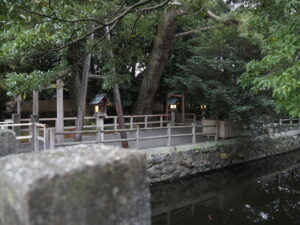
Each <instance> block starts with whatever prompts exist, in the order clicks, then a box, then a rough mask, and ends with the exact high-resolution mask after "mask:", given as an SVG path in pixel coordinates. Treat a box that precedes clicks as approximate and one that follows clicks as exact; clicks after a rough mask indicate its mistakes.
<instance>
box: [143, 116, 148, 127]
mask: <svg viewBox="0 0 300 225" xmlns="http://www.w3.org/2000/svg"><path fill="white" fill-rule="evenodd" d="M144 127H145V128H148V116H145V126H144Z"/></svg>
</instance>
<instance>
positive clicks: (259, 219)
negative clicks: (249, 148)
mask: <svg viewBox="0 0 300 225" xmlns="http://www.w3.org/2000/svg"><path fill="white" fill-rule="evenodd" d="M151 195H152V201H151V207H152V225H223V224H226V225H250V224H251V225H252V224H264V225H265V224H272V225H296V224H297V225H300V150H299V151H296V152H293V153H289V154H285V155H279V156H273V157H270V158H268V159H263V160H259V161H255V162H251V163H247V164H243V165H239V166H234V167H231V168H228V169H223V170H219V171H216V172H210V173H206V174H203V175H200V176H198V177H193V178H189V179H186V180H182V181H179V182H174V183H168V184H160V185H154V186H153V187H151Z"/></svg>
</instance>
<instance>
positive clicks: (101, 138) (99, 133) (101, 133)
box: [50, 123, 219, 149]
mask: <svg viewBox="0 0 300 225" xmlns="http://www.w3.org/2000/svg"><path fill="white" fill-rule="evenodd" d="M197 128H202V131H201V132H197ZM204 128H214V131H213V132H210V133H208V132H203V130H204ZM218 128H219V126H218V123H217V124H215V125H197V124H196V123H192V124H191V125H187V124H185V125H180V126H174V125H172V124H170V123H169V124H168V125H167V127H148V128H144V130H158V129H159V130H165V131H166V133H165V134H163V135H155V136H141V129H140V127H139V126H137V127H135V128H130V129H112V130H105V129H104V130H101V129H96V130H84V131H64V132H56V131H55V129H54V128H51V129H50V148H51V149H54V148H56V147H59V146H68V145H77V144H92V143H94V144H96V143H98V144H101V143H116V142H124V141H125V142H126V141H134V142H135V148H137V149H139V148H140V147H141V141H144V140H157V139H166V143H165V146H167V147H170V146H171V145H172V140H173V139H172V138H178V137H191V143H192V144H196V143H197V141H196V140H197V136H212V137H214V140H215V141H216V140H218V133H219V130H218ZM173 129H191V132H188V133H181V134H173V133H172V130H173ZM121 132H134V133H135V135H134V137H128V138H126V139H122V138H118V139H105V134H112V133H121ZM84 133H95V134H96V136H95V137H96V140H90V141H82V142H72V141H70V140H68V141H67V142H61V143H58V142H57V141H56V137H57V136H60V135H69V134H84Z"/></svg>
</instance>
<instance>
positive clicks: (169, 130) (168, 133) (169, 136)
mask: <svg viewBox="0 0 300 225" xmlns="http://www.w3.org/2000/svg"><path fill="white" fill-rule="evenodd" d="M171 132H172V131H171V124H170V123H169V124H168V130H167V135H168V141H167V146H168V147H170V146H171V141H172V140H171V139H172V133H171Z"/></svg>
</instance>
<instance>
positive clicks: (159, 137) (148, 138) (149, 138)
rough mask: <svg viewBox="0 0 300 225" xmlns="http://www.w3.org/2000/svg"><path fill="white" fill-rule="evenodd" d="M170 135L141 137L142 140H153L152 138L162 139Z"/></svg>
mask: <svg viewBox="0 0 300 225" xmlns="http://www.w3.org/2000/svg"><path fill="white" fill-rule="evenodd" d="M168 137H169V136H168V135H161V136H151V137H140V140H152V139H161V138H168Z"/></svg>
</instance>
